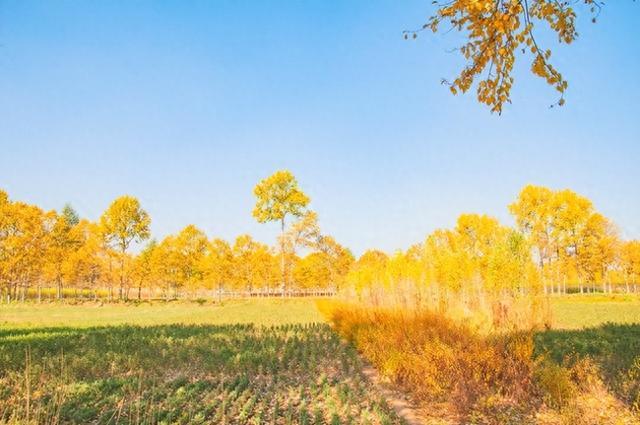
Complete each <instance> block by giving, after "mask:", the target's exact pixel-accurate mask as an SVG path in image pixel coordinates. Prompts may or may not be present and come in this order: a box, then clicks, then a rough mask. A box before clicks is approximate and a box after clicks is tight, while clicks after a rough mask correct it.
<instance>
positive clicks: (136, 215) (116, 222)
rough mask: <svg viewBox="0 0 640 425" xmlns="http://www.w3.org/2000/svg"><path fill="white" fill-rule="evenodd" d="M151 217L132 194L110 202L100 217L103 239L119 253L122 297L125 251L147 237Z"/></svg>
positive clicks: (122, 294)
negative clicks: (132, 244)
mask: <svg viewBox="0 0 640 425" xmlns="http://www.w3.org/2000/svg"><path fill="white" fill-rule="evenodd" d="M150 224H151V218H150V217H149V214H148V213H147V212H146V211H145V210H143V209H142V207H141V206H140V201H138V199H136V198H134V197H132V196H121V197H120V198H118V199H116V200H115V201H113V202H112V203H111V205H110V206H109V208H107V210H106V211H105V212H104V214H102V217H100V225H101V226H102V229H103V233H104V237H105V240H106V241H107V242H108V243H109V244H112V246H114V247H116V248H117V249H118V250H119V253H120V289H119V297H120V298H123V296H124V288H125V283H126V282H125V263H126V253H127V249H128V248H129V246H130V244H131V242H134V241H135V242H141V241H144V240H147V239H149V236H150V232H149V225H150Z"/></svg>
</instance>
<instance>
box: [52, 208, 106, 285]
mask: <svg viewBox="0 0 640 425" xmlns="http://www.w3.org/2000/svg"><path fill="white" fill-rule="evenodd" d="M74 233H75V235H74V236H75V241H76V243H77V249H74V250H72V251H71V252H70V253H69V255H68V256H67V257H66V258H65V259H64V263H63V265H62V273H63V276H64V278H65V280H66V281H67V282H68V283H69V284H71V285H74V286H75V287H76V288H78V287H84V288H89V289H90V290H92V291H93V296H94V298H97V290H98V286H99V284H100V283H101V282H102V280H103V279H105V278H108V277H109V276H108V264H109V254H108V253H107V252H106V248H107V247H106V246H105V244H104V239H103V236H102V229H101V228H100V226H99V225H98V224H96V223H92V222H89V221H87V220H80V221H79V222H78V224H77V225H76V226H74Z"/></svg>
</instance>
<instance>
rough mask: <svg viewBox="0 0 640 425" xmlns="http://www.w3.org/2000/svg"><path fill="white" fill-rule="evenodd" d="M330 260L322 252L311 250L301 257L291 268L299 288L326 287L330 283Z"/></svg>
mask: <svg viewBox="0 0 640 425" xmlns="http://www.w3.org/2000/svg"><path fill="white" fill-rule="evenodd" d="M329 265H330V260H329V259H328V258H327V254H325V253H324V252H312V253H310V254H308V255H306V256H305V257H303V258H301V259H300V260H299V261H298V262H297V263H296V265H295V268H294V269H293V278H294V281H295V282H296V284H297V285H298V287H299V288H301V289H305V290H308V289H328V288H329V287H330V286H331V284H332V281H331V279H332V271H331V268H330V266H329Z"/></svg>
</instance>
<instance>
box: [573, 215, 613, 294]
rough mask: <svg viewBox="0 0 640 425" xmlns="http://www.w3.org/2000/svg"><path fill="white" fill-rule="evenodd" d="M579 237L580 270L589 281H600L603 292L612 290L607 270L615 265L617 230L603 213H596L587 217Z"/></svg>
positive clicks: (578, 256) (578, 260) (578, 259)
mask: <svg viewBox="0 0 640 425" xmlns="http://www.w3.org/2000/svg"><path fill="white" fill-rule="evenodd" d="M578 238H579V240H580V246H581V251H580V252H579V254H580V255H577V262H578V267H579V271H580V272H581V273H582V274H583V275H584V276H585V280H586V281H587V282H590V283H592V284H595V283H596V282H597V281H600V282H601V283H602V292H607V291H608V292H611V290H612V288H611V282H610V281H609V282H607V272H608V271H609V270H610V269H611V268H612V267H613V265H614V262H615V259H616V253H617V251H618V246H619V240H618V233H617V230H616V229H615V227H614V226H613V224H612V223H611V222H610V221H609V220H607V218H606V217H604V216H603V215H602V214H599V213H594V214H591V215H590V216H589V218H588V219H587V221H586V223H585V225H584V227H583V228H582V229H581V231H580V234H579V236H578ZM607 283H609V285H607ZM581 289H582V288H581Z"/></svg>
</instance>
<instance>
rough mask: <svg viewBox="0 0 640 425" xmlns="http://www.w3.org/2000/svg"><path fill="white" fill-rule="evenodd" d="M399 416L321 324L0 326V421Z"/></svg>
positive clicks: (372, 418) (205, 420) (389, 419)
mask: <svg viewBox="0 0 640 425" xmlns="http://www.w3.org/2000/svg"><path fill="white" fill-rule="evenodd" d="M37 415H39V416H38V419H36V422H38V423H39V422H41V421H44V422H49V421H50V420H51V418H55V420H56V421H60V422H63V423H88V422H92V423H158V422H166V423H185V424H187V423H189V424H191V423H228V424H235V423H238V424H241V423H242V424H247V423H254V422H255V423H267V421H276V422H278V423H280V422H281V421H293V422H295V423H305V422H306V423H311V418H312V417H314V418H315V417H316V416H317V419H318V420H320V419H321V420H322V421H324V423H353V424H356V423H362V421H363V420H364V421H373V422H374V423H378V422H382V423H389V424H399V423H401V421H400V419H399V418H398V417H397V416H395V415H394V414H393V413H392V412H391V410H390V409H389V408H388V407H387V406H386V404H385V402H384V400H382V399H381V398H380V397H379V396H377V395H376V394H375V393H374V392H372V389H371V387H370V385H369V384H368V383H367V382H366V380H365V379H363V376H362V374H361V364H360V360H359V358H358V356H357V354H356V352H355V350H354V349H353V347H351V346H349V345H346V344H344V343H343V342H342V341H341V340H340V338H339V337H338V336H337V335H336V334H335V333H334V332H333V331H332V330H331V329H330V327H329V326H328V325H326V324H308V325H281V326H274V327H261V326H255V325H251V324H238V325H161V326H130V325H118V326H104V327H93V328H74V327H51V328H33V329H31V328H30V329H11V330H1V331H0V423H3V422H6V421H8V422H10V421H14V422H16V421H17V422H18V423H20V422H21V421H24V420H25V419H28V418H31V419H33V418H35V417H36V416H37Z"/></svg>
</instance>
